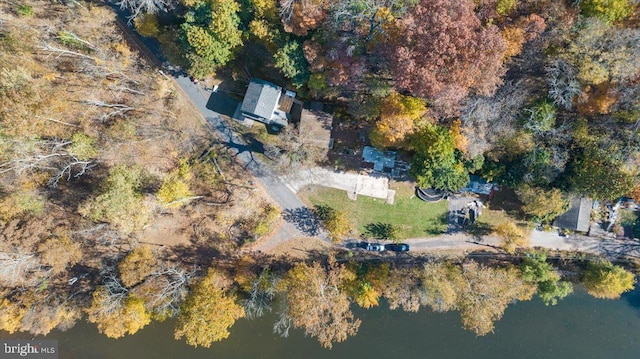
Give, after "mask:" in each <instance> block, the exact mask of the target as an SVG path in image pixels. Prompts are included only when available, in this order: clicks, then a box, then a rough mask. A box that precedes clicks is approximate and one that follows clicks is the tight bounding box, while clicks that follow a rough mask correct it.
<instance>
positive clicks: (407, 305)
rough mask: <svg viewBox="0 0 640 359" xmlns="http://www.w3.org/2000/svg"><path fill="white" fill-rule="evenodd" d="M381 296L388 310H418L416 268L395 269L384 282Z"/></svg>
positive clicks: (418, 295) (418, 281)
mask: <svg viewBox="0 0 640 359" xmlns="http://www.w3.org/2000/svg"><path fill="white" fill-rule="evenodd" d="M382 295H383V296H384V297H385V298H386V299H387V302H388V303H389V308H390V309H393V310H395V309H397V308H402V310H404V311H406V312H417V311H418V310H419V309H420V297H421V295H422V291H421V288H420V272H419V271H418V270H417V269H416V268H395V269H393V270H391V271H390V272H389V277H388V279H387V280H386V281H385V282H384V286H383V290H382Z"/></svg>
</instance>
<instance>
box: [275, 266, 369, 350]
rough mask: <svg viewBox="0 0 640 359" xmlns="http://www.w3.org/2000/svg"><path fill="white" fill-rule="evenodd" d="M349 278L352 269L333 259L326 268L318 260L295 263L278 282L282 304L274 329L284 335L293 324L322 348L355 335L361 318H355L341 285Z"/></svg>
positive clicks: (329, 346)
mask: <svg viewBox="0 0 640 359" xmlns="http://www.w3.org/2000/svg"><path fill="white" fill-rule="evenodd" d="M348 279H353V273H351V272H350V271H348V270H347V269H346V268H345V267H344V266H342V265H340V264H337V263H336V262H335V261H333V260H330V263H329V265H328V267H327V268H326V269H325V268H323V267H322V265H321V264H319V263H317V262H315V263H313V264H312V265H311V266H309V265H307V264H305V263H300V264H297V265H296V266H295V267H293V268H292V269H290V270H289V271H288V272H287V274H286V275H285V277H284V278H283V280H282V282H281V284H282V290H283V294H284V297H285V299H284V302H283V303H284V304H285V305H284V308H283V310H282V312H281V318H280V321H279V322H278V323H276V325H275V326H274V330H275V331H276V332H280V333H281V334H284V335H285V336H286V335H288V328H289V326H290V325H291V324H293V326H295V327H297V328H303V329H304V332H305V334H307V335H309V336H312V337H315V338H317V339H318V342H320V345H322V346H323V347H325V348H331V347H332V346H333V343H334V342H342V341H344V340H346V339H347V337H349V336H350V335H355V334H356V333H357V331H358V328H359V327H360V320H358V319H355V318H354V316H353V313H352V312H351V310H350V309H349V304H350V302H349V298H348V296H347V294H346V293H345V292H344V291H342V290H341V289H340V288H341V287H342V284H343V282H344V281H345V280H348Z"/></svg>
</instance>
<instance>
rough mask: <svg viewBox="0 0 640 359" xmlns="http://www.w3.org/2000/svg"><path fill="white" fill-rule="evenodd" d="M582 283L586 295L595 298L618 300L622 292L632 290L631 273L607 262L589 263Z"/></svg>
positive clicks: (632, 280) (633, 280) (632, 277)
mask: <svg viewBox="0 0 640 359" xmlns="http://www.w3.org/2000/svg"><path fill="white" fill-rule="evenodd" d="M582 283H583V284H584V286H585V288H586V289H587V293H589V294H591V295H592V296H594V297H596V298H602V299H618V298H620V295H622V293H624V292H628V291H630V290H633V288H634V283H635V278H634V276H633V273H631V272H628V271H626V270H625V269H624V268H622V267H620V266H616V265H613V264H611V262H608V261H599V262H591V263H589V265H588V266H587V270H586V271H585V272H584V276H583V278H582Z"/></svg>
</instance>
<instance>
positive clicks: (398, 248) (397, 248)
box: [384, 243, 409, 252]
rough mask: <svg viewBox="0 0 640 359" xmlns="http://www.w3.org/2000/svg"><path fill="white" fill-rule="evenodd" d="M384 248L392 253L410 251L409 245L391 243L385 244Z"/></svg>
mask: <svg viewBox="0 0 640 359" xmlns="http://www.w3.org/2000/svg"><path fill="white" fill-rule="evenodd" d="M384 248H385V249H386V250H388V251H392V252H406V251H408V250H409V245H408V244H405V243H389V244H385V246H384Z"/></svg>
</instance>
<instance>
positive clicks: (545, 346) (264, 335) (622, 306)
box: [4, 289, 640, 359]
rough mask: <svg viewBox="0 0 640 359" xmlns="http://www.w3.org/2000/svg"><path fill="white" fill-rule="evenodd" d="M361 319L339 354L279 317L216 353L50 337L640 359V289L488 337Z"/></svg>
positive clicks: (372, 353)
mask: <svg viewBox="0 0 640 359" xmlns="http://www.w3.org/2000/svg"><path fill="white" fill-rule="evenodd" d="M355 314H356V316H357V317H358V318H360V319H361V320H362V326H361V327H360V331H359V333H358V335H356V336H355V337H352V338H349V339H348V340H347V341H346V342H343V343H337V344H335V345H334V347H333V349H331V350H328V349H323V348H322V347H320V345H319V344H318V343H317V342H316V341H315V339H313V338H308V337H305V336H304V334H303V333H302V332H301V331H297V330H295V331H293V332H292V333H291V336H290V337H289V338H286V339H285V338H281V337H279V336H276V335H274V334H272V332H271V328H272V324H273V321H274V316H273V315H271V316H267V317H265V318H261V319H259V320H254V321H247V320H244V319H243V320H240V321H238V322H237V323H236V324H235V325H234V326H233V327H232V328H231V336H230V337H229V338H228V339H226V340H224V341H222V342H218V343H215V344H213V345H212V346H211V348H208V349H207V348H193V347H190V346H188V345H186V344H185V343H184V342H183V341H176V340H174V339H173V334H172V333H173V326H174V324H175V322H174V321H166V322H163V323H154V324H152V325H149V326H148V327H146V328H145V329H143V330H142V331H140V332H139V333H137V334H136V335H134V336H128V337H125V338H121V339H117V340H115V339H108V338H106V337H104V336H103V335H101V334H99V333H98V332H97V330H96V329H95V327H94V326H93V325H91V324H87V323H78V325H76V326H75V327H74V328H73V329H71V330H69V331H67V332H64V333H63V332H59V331H56V332H52V333H51V334H50V335H48V336H47V338H48V339H58V340H59V348H60V358H61V359H65V358H79V359H84V358H96V359H102V358H104V359H107V358H109V359H111V358H113V359H123V358H137V359H147V358H148V359H151V358H154V359H157V358H176V359H184V358H194V359H200V358H243V359H245V358H265V359H266V358H274V359H275V358H278V359H282V358H305V359H312V358H345V359H347V358H348V359H354V358H438V359H442V358H444V359H448V358H451V359H453V358H455V359H458V358H474V359H485V358H486V359H496V358H518V359H527V358H563V359H571V358H576V359H578V358H580V359H585V358H616V359H618V358H640V291H639V290H636V291H634V292H632V293H628V294H626V295H625V296H623V298H622V299H621V300H615V301H605V300H599V299H595V298H592V297H589V296H588V295H586V294H585V293H584V292H583V291H581V290H579V289H578V293H576V294H573V295H572V296H570V297H569V298H567V299H565V300H563V301H561V302H560V303H558V305H556V306H550V307H546V306H544V304H542V303H541V302H540V301H539V300H537V299H536V300H533V301H530V302H520V303H517V304H515V305H512V306H511V307H509V308H508V309H507V311H506V313H505V315H504V317H503V318H502V320H500V321H499V322H498V323H496V329H495V333H493V334H489V335H487V336H484V337H476V336H475V335H474V334H473V333H472V332H469V331H465V330H463V329H462V328H461V325H460V318H459V316H458V313H457V312H450V313H444V314H441V313H433V312H431V311H429V310H422V311H420V312H419V313H405V312H402V311H398V310H396V311H392V310H389V309H387V306H386V304H383V305H382V306H381V307H378V308H376V309H372V310H362V309H356V310H355ZM4 336H6V335H4ZM20 336H21V337H23V335H20Z"/></svg>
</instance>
